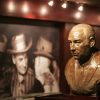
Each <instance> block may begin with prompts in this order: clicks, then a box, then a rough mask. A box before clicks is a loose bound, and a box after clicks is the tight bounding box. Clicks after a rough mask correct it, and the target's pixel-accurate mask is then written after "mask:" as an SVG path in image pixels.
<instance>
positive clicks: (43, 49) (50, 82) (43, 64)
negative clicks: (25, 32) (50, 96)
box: [33, 37, 59, 93]
mask: <svg viewBox="0 0 100 100" xmlns="http://www.w3.org/2000/svg"><path fill="white" fill-rule="evenodd" d="M52 52H53V44H52V42H51V41H49V40H47V39H45V38H44V37H40V38H39V40H38V41H37V45H36V51H35V52H34V55H35V59H34V60H33V62H34V68H35V74H36V78H37V79H38V80H40V82H41V83H42V85H43V87H44V92H45V93H55V92H59V67H58V64H57V62H56V60H55V59H54V56H53V55H52Z"/></svg>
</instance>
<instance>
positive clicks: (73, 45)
mask: <svg viewBox="0 0 100 100" xmlns="http://www.w3.org/2000/svg"><path fill="white" fill-rule="evenodd" d="M68 41H69V43H70V50H71V53H72V55H73V57H74V58H75V59H80V58H84V57H87V56H89V55H90V49H91V48H93V47H94V46H95V31H94V29H93V27H92V26H90V25H88V24H77V25H75V26H74V27H72V29H71V31H70V32H69V35H68Z"/></svg>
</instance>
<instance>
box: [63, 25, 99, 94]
mask: <svg viewBox="0 0 100 100" xmlns="http://www.w3.org/2000/svg"><path fill="white" fill-rule="evenodd" d="M68 41H69V43H70V51H71V53H72V58H70V59H69V61H68V62H67V64H66V66H65V76H66V80H67V82H68V85H69V87H70V90H71V93H72V94H76V95H95V94H96V92H97V88H98V84H100V51H98V50H97V49H96V47H95V43H96V41H95V31H94V29H93V28H92V26H90V25H88V24H78V25H75V26H74V27H73V28H72V29H71V31H70V32H69V35H68ZM99 87H100V86H99Z"/></svg>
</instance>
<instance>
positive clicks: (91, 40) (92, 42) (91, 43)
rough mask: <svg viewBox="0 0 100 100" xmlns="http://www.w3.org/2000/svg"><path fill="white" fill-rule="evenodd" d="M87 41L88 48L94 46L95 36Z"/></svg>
mask: <svg viewBox="0 0 100 100" xmlns="http://www.w3.org/2000/svg"><path fill="white" fill-rule="evenodd" d="M89 40H90V47H94V46H95V36H90V38H89Z"/></svg>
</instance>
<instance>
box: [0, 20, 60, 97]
mask: <svg viewBox="0 0 100 100" xmlns="http://www.w3.org/2000/svg"><path fill="white" fill-rule="evenodd" d="M8 19H9V18H8ZM8 19H6V20H5V19H3V21H1V23H0V56H1V57H0V63H1V67H0V74H1V75H0V97H1V98H2V97H9V96H10V97H20V96H26V95H27V94H36V95H40V94H41V93H42V95H43V94H45V93H46V94H52V93H59V92H60V86H59V77H60V66H59V63H60V54H59V51H60V43H59V42H60V29H59V27H60V25H58V23H56V22H47V21H39V20H37V21H36V20H27V19H23V18H22V19H20V18H10V20H9V21H8ZM10 21H11V22H10Z"/></svg>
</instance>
